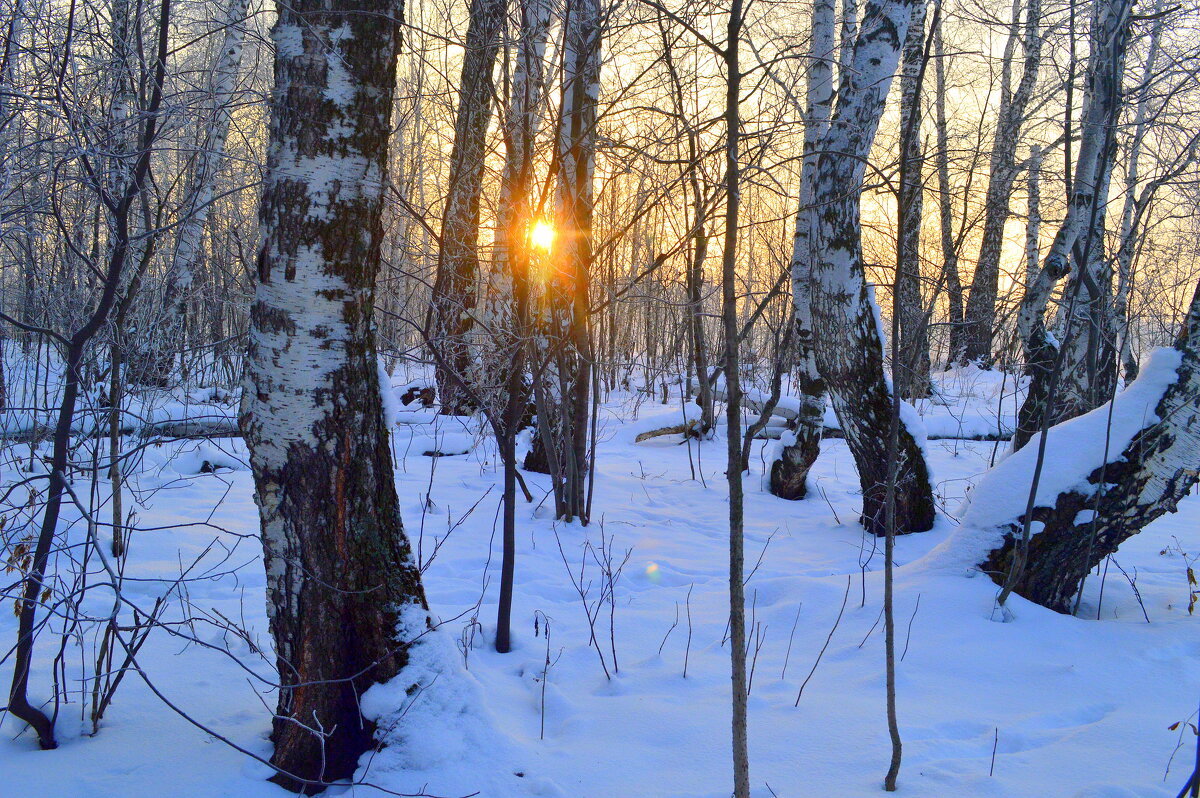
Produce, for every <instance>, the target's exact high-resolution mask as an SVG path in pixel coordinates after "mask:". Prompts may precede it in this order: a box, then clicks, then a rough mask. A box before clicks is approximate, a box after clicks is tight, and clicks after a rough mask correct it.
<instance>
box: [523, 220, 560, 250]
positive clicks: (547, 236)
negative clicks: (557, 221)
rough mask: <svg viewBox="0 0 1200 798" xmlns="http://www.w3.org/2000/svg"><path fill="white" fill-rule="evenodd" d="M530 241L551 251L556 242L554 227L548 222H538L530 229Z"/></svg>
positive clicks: (541, 248) (539, 247)
mask: <svg viewBox="0 0 1200 798" xmlns="http://www.w3.org/2000/svg"><path fill="white" fill-rule="evenodd" d="M529 241H530V243H532V244H533V245H534V246H535V247H537V248H538V249H540V250H543V251H545V252H549V251H550V246H551V245H552V244H553V243H554V228H553V227H552V226H550V225H549V224H547V223H546V222H540V221H539V222H537V223H536V224H534V226H533V229H532V230H530V231H529Z"/></svg>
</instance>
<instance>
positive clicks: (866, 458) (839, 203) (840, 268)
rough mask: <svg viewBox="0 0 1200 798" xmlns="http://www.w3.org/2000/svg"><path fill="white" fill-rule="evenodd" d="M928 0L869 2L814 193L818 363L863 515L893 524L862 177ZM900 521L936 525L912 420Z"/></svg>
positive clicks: (877, 526) (901, 464) (904, 450)
mask: <svg viewBox="0 0 1200 798" xmlns="http://www.w3.org/2000/svg"><path fill="white" fill-rule="evenodd" d="M917 2H919V0H881V1H880V2H869V3H867V4H866V6H865V11H864V16H863V20H862V26H861V30H860V33H859V36H858V38H857V40H856V41H855V45H854V52H853V54H852V56H850V57H849V63H850V67H849V68H848V69H847V70H846V71H845V72H844V73H843V74H842V75H841V78H840V79H841V88H840V89H839V91H838V99H837V105H836V108H835V110H834V114H833V119H832V122H831V125H830V129H829V133H828V135H827V136H826V137H825V141H824V142H823V144H822V147H821V150H822V152H821V155H820V158H819V160H818V163H817V173H816V179H815V186H814V197H813V201H814V204H815V205H816V207H817V208H819V209H820V210H819V211H818V213H817V223H816V238H817V246H816V252H817V256H816V258H815V260H814V261H813V291H812V308H813V321H814V325H813V326H814V330H815V333H816V339H815V340H816V355H817V367H818V369H819V371H820V373H821V375H822V376H823V377H824V378H825V380H826V383H827V384H828V386H829V389H830V392H831V397H832V400H833V407H834V410H835V411H836V412H837V415H838V418H839V420H840V421H841V425H842V429H843V431H844V433H845V436H846V442H847V444H848V446H849V448H850V451H851V453H852V454H853V455H854V461H855V463H856V465H857V467H858V474H859V483H860V485H861V486H862V492H863V514H862V521H863V524H864V525H865V526H866V527H867V529H868V530H870V531H871V532H873V533H875V534H878V535H883V534H884V533H885V527H886V524H885V518H884V515H885V514H884V512H883V510H884V498H885V493H886V485H887V483H888V478H887V473H886V472H887V462H888V458H887V450H888V440H887V437H888V429H889V424H890V423H891V412H892V401H891V388H890V386H889V385H888V382H887V380H886V378H885V376H884V363H883V336H882V333H881V331H880V329H879V321H878V318H879V317H878V309H877V307H876V305H875V300H874V296H873V292H872V291H871V289H870V287H869V286H868V285H867V283H866V274H865V269H864V264H863V259H862V225H861V219H860V204H859V202H860V201H859V187H861V186H862V182H863V175H864V172H865V169H866V159H867V157H868V155H869V154H870V149H871V142H872V141H873V140H874V137H875V133H876V131H877V130H878V127H879V120H880V117H881V116H882V114H883V108H884V102H885V100H886V98H887V92H888V87H889V86H890V84H891V78H892V74H893V73H894V72H895V69H896V64H897V61H898V60H899V55H900V48H901V46H902V44H903V42H904V37H905V34H906V33H907V30H908V24H909V20H910V19H911V17H912V12H913V6H914V5H916V3H917ZM897 457H898V467H897V473H898V478H897V483H896V516H895V517H896V531H897V533H899V534H903V533H908V532H922V531H925V530H927V529H929V528H930V527H931V526H932V525H933V520H934V511H935V508H934V504H933V494H932V491H931V489H930V485H929V471H928V468H927V467H926V464H925V457H924V453H923V452H922V451H921V448H920V446H919V445H918V444H917V441H916V439H915V438H914V437H913V435H912V433H911V432H910V431H909V430H908V429H907V426H906V425H905V424H904V422H903V421H901V422H900V431H899V446H898V451H897Z"/></svg>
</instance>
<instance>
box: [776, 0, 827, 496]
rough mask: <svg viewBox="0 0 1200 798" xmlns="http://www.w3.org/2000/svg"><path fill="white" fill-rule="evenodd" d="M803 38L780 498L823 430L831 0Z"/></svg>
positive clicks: (798, 484)
mask: <svg viewBox="0 0 1200 798" xmlns="http://www.w3.org/2000/svg"><path fill="white" fill-rule="evenodd" d="M811 29H812V33H811V38H810V39H809V49H808V55H809V61H808V88H807V92H806V97H805V109H804V112H805V119H804V163H803V165H802V166H801V172H800V208H799V209H798V210H797V211H796V233H795V237H794V238H793V240H792V263H791V277H792V304H793V314H792V315H793V324H794V325H795V331H796V335H795V338H796V372H795V373H796V387H797V388H798V389H799V398H800V413H799V414H798V415H797V417H796V418H795V420H794V421H793V422H792V424H791V425H789V426H790V427H791V428H790V429H789V431H788V432H787V433H785V434H786V436H787V439H786V440H784V441H783V445H782V446H780V447H779V456H778V457H777V458H776V459H775V460H774V461H772V463H771V466H770V491H771V493H773V494H775V495H776V496H779V497H781V498H784V499H792V500H795V499H803V498H804V497H805V495H807V493H808V472H809V471H810V470H811V469H812V466H813V463H815V462H816V461H817V457H818V456H819V455H820V453H821V435H822V433H823V431H824V423H823V420H824V416H825V394H826V388H825V381H824V380H823V379H822V378H821V375H820V373H819V372H818V370H817V358H816V352H815V350H814V346H813V344H814V340H813V339H814V334H813V313H812V289H813V260H814V258H815V255H816V253H815V252H814V251H813V250H814V246H815V243H816V242H815V239H814V224H815V221H816V214H817V208H816V207H815V206H814V204H813V197H814V186H813V183H814V180H815V179H816V172H817V158H818V155H817V150H818V148H819V147H820V146H821V142H823V141H824V140H825V137H826V136H827V135H828V133H829V117H830V112H831V109H832V106H833V64H832V59H833V50H834V44H833V41H834V8H833V0H816V2H814V3H813V10H812V26H811Z"/></svg>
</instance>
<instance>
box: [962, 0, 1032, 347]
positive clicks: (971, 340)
mask: <svg viewBox="0 0 1200 798" xmlns="http://www.w3.org/2000/svg"><path fill="white" fill-rule="evenodd" d="M1024 10H1025V19H1024V30H1023V32H1022V27H1021V23H1020V16H1021V2H1020V0H1014V2H1013V7H1012V23H1011V25H1010V27H1009V33H1008V40H1007V41H1006V43H1005V46H1004V57H1003V61H1002V62H1001V66H1000V70H1001V71H1000V110H999V113H998V116H997V119H996V137H995V140H994V143H993V145H992V156H991V163H990V167H989V171H988V175H989V177H988V190H987V198H986V199H985V201H984V220H983V239H982V241H981V243H980V245H979V258H978V260H977V261H976V263H975V274H974V276H973V277H972V278H971V292H970V294H969V295H968V297H967V306H966V311H965V317H964V326H963V330H964V332H963V335H962V338H961V339H960V340H959V341H958V342H957V344H958V350H957V351H953V352H951V356H952V359H953V360H954V361H955V362H958V363H962V364H964V365H965V364H966V363H968V362H972V361H976V362H980V363H989V362H990V361H991V357H992V337H993V336H994V335H995V331H996V296H997V292H998V290H999V285H1000V253H1001V250H1002V248H1003V245H1004V225H1005V223H1006V222H1007V221H1008V217H1009V213H1010V206H1009V202H1010V197H1011V196H1012V190H1013V185H1014V184H1015V182H1016V179H1017V175H1018V174H1020V171H1021V165H1020V164H1019V163H1018V162H1017V158H1016V153H1017V145H1018V143H1019V142H1020V140H1021V130H1022V128H1023V127H1024V125H1025V122H1026V120H1027V109H1028V107H1029V100H1030V98H1031V97H1032V96H1033V90H1034V87H1035V86H1036V85H1037V78H1038V70H1039V67H1040V65H1041V60H1042V36H1041V30H1040V26H1041V16H1042V6H1041V0H1026V2H1025V7H1024ZM1018 40H1019V41H1020V43H1021V48H1022V50H1023V52H1024V54H1025V58H1024V61H1023V64H1022V67H1021V77H1020V79H1019V80H1018V81H1017V86H1016V89H1013V87H1012V78H1013V62H1014V59H1015V55H1016V52H1015V51H1016V47H1017V42H1018Z"/></svg>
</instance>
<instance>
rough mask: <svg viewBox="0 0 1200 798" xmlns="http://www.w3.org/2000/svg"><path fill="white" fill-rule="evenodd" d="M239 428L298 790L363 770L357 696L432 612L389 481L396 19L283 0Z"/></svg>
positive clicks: (284, 772)
mask: <svg viewBox="0 0 1200 798" xmlns="http://www.w3.org/2000/svg"><path fill="white" fill-rule="evenodd" d="M272 36H273V40H274V42H275V54H276V55H275V59H276V60H275V76H276V79H275V94H274V98H275V100H274V102H273V104H272V109H271V130H270V145H269V150H268V156H267V181H266V185H265V188H264V192H263V198H262V205H261V211H260V215H261V219H262V223H263V228H264V233H265V240H264V242H263V245H262V249H261V250H260V252H259V258H258V267H257V288H256V292H255V300H254V305H253V307H252V310H251V331H250V343H249V351H248V353H247V356H246V376H245V384H244V388H243V398H242V416H241V426H242V431H243V434H244V436H245V439H246V444H247V446H248V447H249V449H250V459H251V465H252V467H253V470H254V480H255V489H256V490H255V499H256V501H257V503H258V506H259V512H260V515H261V521H262V540H263V550H264V556H265V560H266V567H267V602H268V604H267V606H268V615H269V618H270V621H271V632H272V635H273V636H274V638H275V651H276V656H277V661H278V664H279V678H280V690H279V706H278V709H277V712H276V717H275V721H274V724H273V732H272V739H273V741H274V743H275V754H274V756H273V758H272V763H273V764H274V765H275V767H276V768H278V769H279V772H278V773H277V775H276V776H275V777H274V778H273V780H274V781H276V782H277V783H280V784H282V785H283V786H285V787H288V788H289V789H292V790H296V791H303V792H313V791H316V790H320V789H323V788H324V787H325V786H326V785H327V784H328V783H329V782H331V781H333V780H336V779H340V778H345V777H347V776H350V775H352V774H353V773H354V771H355V769H356V768H357V766H358V758H359V755H360V754H362V753H363V752H364V751H366V750H368V749H369V748H370V747H371V746H372V745H373V744H374V739H373V733H374V728H373V726H372V724H371V723H370V722H368V721H367V720H365V719H364V718H363V717H362V715H361V713H360V710H359V705H358V697H359V696H361V695H362V694H363V692H365V691H366V689H367V688H368V687H369V686H370V685H372V684H374V683H376V682H379V681H383V680H386V679H388V678H391V677H392V676H394V675H395V674H396V673H397V672H399V670H400V668H401V667H403V665H404V664H405V663H406V662H407V659H408V649H409V646H410V644H411V643H412V641H413V640H414V639H415V637H417V636H419V635H420V634H422V633H423V632H424V631H425V628H426V624H427V622H428V621H427V613H426V610H425V597H424V593H423V590H422V587H421V581H420V572H419V570H418V564H417V562H416V561H415V559H414V557H413V553H412V551H411V549H410V546H409V543H408V540H407V538H406V537H405V534H404V526H403V523H402V522H401V520H400V510H399V503H398V499H397V496H396V489H395V483H394V481H393V475H392V461H391V452H390V449H389V447H388V432H387V430H386V429H385V427H384V423H383V416H382V407H381V397H380V390H381V385H380V381H379V369H378V365H377V355H376V343H375V332H374V328H373V318H372V317H373V304H374V293H375V280H376V275H377V273H378V269H379V263H380V249H379V248H380V242H381V240H382V235H383V230H382V224H381V212H382V203H383V197H382V194H383V187H384V184H385V180H386V172H387V142H388V136H389V133H390V131H391V110H392V96H393V91H394V88H395V80H396V71H395V67H396V53H397V50H398V47H399V44H400V8H399V5H398V4H397V3H394V2H391V1H390V0H365V1H362V0H335V2H332V3H330V2H327V1H326V0H302V2H296V3H284V4H281V5H280V7H279V18H278V21H277V22H276V24H275V28H274V31H273V34H272Z"/></svg>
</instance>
